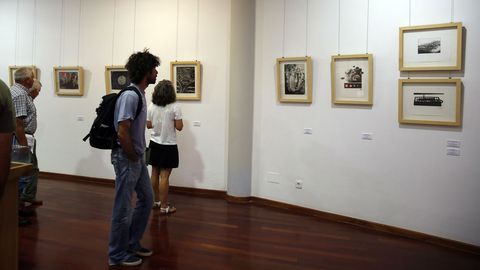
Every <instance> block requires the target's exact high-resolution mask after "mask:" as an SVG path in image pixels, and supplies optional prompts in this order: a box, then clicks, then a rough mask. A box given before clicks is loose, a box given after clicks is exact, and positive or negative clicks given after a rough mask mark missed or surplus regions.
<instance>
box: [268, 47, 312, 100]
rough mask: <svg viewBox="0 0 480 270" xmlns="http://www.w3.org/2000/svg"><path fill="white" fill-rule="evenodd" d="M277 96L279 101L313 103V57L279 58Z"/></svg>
mask: <svg viewBox="0 0 480 270" xmlns="http://www.w3.org/2000/svg"><path fill="white" fill-rule="evenodd" d="M276 71H277V72H276V73H277V74H276V75H277V98H278V101H279V102H300V103H312V59H311V58H310V57H309V56H306V57H289V58H286V57H282V58H277V65H276Z"/></svg>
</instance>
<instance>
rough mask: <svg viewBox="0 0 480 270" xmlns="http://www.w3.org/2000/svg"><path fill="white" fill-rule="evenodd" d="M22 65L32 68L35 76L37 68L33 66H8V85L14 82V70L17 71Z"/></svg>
mask: <svg viewBox="0 0 480 270" xmlns="http://www.w3.org/2000/svg"><path fill="white" fill-rule="evenodd" d="M22 67H27V68H31V69H32V70H33V77H34V78H37V68H36V67H35V66H9V67H8V77H9V79H10V86H12V85H13V84H14V83H15V71H17V70H18V69H19V68H22Z"/></svg>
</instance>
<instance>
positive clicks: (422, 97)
mask: <svg viewBox="0 0 480 270" xmlns="http://www.w3.org/2000/svg"><path fill="white" fill-rule="evenodd" d="M461 86H462V82H461V80H460V79H401V80H399V81H398V122H400V123H402V124H423V125H439V126H460V125H461V106H462V93H461V92H462V87H461Z"/></svg>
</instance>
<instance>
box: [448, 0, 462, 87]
mask: <svg viewBox="0 0 480 270" xmlns="http://www.w3.org/2000/svg"><path fill="white" fill-rule="evenodd" d="M454 8H455V0H452V1H451V5H450V9H451V15H450V22H452V23H453V19H454V17H453V15H454V11H455V9H454ZM460 30H461V29H460ZM448 78H449V79H451V78H452V71H449V73H448Z"/></svg>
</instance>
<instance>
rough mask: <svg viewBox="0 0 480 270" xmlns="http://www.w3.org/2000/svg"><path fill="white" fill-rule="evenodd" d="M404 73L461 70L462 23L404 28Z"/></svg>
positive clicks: (402, 58)
mask: <svg viewBox="0 0 480 270" xmlns="http://www.w3.org/2000/svg"><path fill="white" fill-rule="evenodd" d="M399 48H400V55H399V68H400V71H423V70H461V69H462V23H460V22H458V23H445V24H432V25H421V26H409V27H400V47H399Z"/></svg>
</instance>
